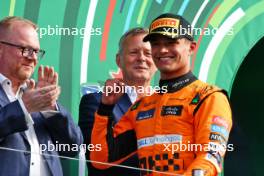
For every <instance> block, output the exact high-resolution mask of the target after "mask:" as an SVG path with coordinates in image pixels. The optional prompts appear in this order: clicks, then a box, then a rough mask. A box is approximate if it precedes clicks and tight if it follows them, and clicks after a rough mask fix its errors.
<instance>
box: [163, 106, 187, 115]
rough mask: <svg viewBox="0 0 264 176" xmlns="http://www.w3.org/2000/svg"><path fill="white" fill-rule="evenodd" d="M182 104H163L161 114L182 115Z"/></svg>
mask: <svg viewBox="0 0 264 176" xmlns="http://www.w3.org/2000/svg"><path fill="white" fill-rule="evenodd" d="M182 108H183V106H182V105H177V106H163V107H162V110H161V115H162V116H166V115H175V116H180V115H181V114H182Z"/></svg>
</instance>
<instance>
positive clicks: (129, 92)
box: [125, 86, 137, 103]
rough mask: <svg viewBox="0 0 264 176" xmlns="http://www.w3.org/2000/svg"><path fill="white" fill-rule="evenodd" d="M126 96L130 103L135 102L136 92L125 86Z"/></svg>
mask: <svg viewBox="0 0 264 176" xmlns="http://www.w3.org/2000/svg"><path fill="white" fill-rule="evenodd" d="M125 90H126V94H127V95H128V97H129V99H130V101H131V102H132V103H134V102H135V101H136V100H137V92H136V90H135V89H134V88H133V87H131V86H125Z"/></svg>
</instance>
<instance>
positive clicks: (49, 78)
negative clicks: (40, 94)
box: [37, 65, 58, 88]
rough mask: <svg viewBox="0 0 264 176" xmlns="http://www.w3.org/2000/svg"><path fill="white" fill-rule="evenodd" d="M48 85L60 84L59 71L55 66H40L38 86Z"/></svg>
mask: <svg viewBox="0 0 264 176" xmlns="http://www.w3.org/2000/svg"><path fill="white" fill-rule="evenodd" d="M48 85H58V73H57V72H55V71H54V68H53V67H49V66H45V67H44V68H43V66H42V65H41V66H39V69H38V83H37V88H42V87H45V86H48Z"/></svg>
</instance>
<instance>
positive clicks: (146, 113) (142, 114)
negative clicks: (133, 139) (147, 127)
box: [137, 108, 155, 120]
mask: <svg viewBox="0 0 264 176" xmlns="http://www.w3.org/2000/svg"><path fill="white" fill-rule="evenodd" d="M154 112H155V109H154V108H153V109H150V110H147V111H140V112H138V114H137V120H145V119H149V118H152V117H153V116H154Z"/></svg>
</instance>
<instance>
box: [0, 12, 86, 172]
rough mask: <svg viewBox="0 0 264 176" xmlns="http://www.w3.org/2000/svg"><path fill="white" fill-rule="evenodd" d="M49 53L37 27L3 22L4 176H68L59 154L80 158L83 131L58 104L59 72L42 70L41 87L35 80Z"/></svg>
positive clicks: (0, 105)
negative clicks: (41, 45) (64, 175)
mask: <svg viewBox="0 0 264 176" xmlns="http://www.w3.org/2000/svg"><path fill="white" fill-rule="evenodd" d="M44 54H45V52H44V51H43V50H41V49H40V46H39V40H38V34H37V26H36V25H35V24H34V23H32V22H31V21H29V20H26V19H23V18H19V17H7V18H5V19H3V20H1V21H0V158H1V164H0V175H1V176H2V175H11V176H13V175H14V176H17V175H21V176H29V175H30V176H42V175H43V176H63V172H62V167H61V163H60V158H59V155H63V156H75V155H76V154H78V149H76V147H77V146H80V145H81V143H82V135H81V131H80V129H79V127H78V126H76V125H75V124H74V122H73V120H72V117H71V115H70V113H69V112H67V111H66V109H64V108H63V107H62V106H61V105H59V104H58V103H57V99H58V97H59V94H60V87H59V86H58V85H57V84H58V74H57V73H56V72H55V71H54V68H53V67H48V66H46V67H44V68H43V66H40V67H39V70H38V82H37V84H35V81H34V80H33V79H30V77H31V75H32V74H33V72H34V69H35V67H36V64H37V63H38V59H40V58H41V57H42V56H43V55H44ZM61 145H63V146H65V149H64V148H62V147H61ZM74 147H75V148H74Z"/></svg>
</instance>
